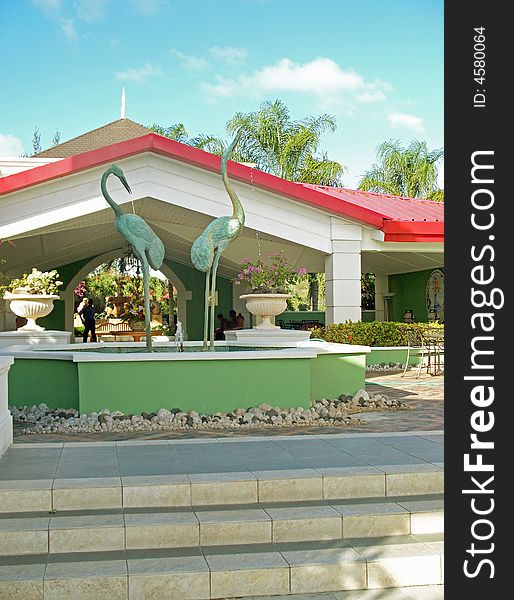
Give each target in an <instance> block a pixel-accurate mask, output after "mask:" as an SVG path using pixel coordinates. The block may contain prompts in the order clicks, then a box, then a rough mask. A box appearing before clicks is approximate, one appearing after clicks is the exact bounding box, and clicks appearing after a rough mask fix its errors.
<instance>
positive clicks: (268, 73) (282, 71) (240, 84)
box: [203, 57, 391, 107]
mask: <svg viewBox="0 0 514 600" xmlns="http://www.w3.org/2000/svg"><path fill="white" fill-rule="evenodd" d="M203 88H204V90H205V91H206V92H207V93H208V94H209V95H211V96H221V97H229V96H236V95H255V93H266V92H299V93H307V94H313V95H315V96H317V97H318V98H319V99H320V102H322V103H323V104H324V105H325V106H328V105H330V106H347V107H348V106H349V99H352V100H355V101H360V102H381V101H383V100H385V98H386V95H385V92H386V91H387V90H388V89H390V88H391V86H390V84H388V83H386V82H384V81H379V80H376V81H372V82H368V81H366V80H365V78H364V77H363V76H362V75H360V74H359V73H357V72H355V71H354V70H353V69H343V68H341V67H340V66H339V65H338V64H337V63H336V62H335V61H333V60H332V59H330V58H323V57H321V58H316V59H314V60H312V61H310V62H306V63H303V64H302V63H295V62H293V61H292V60H290V59H289V58H282V59H281V60H279V61H278V62H276V63H275V64H273V65H267V66H264V67H262V68H261V69H258V70H256V71H254V72H253V73H252V74H251V75H240V76H239V77H237V78H228V79H227V78H223V77H219V76H218V77H217V78H216V81H215V82H211V83H205V84H204V85H203Z"/></svg>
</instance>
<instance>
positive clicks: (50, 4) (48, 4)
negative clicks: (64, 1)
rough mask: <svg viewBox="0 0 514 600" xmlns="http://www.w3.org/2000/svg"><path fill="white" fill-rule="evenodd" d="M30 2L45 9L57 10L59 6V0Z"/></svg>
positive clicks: (35, 0)
mask: <svg viewBox="0 0 514 600" xmlns="http://www.w3.org/2000/svg"><path fill="white" fill-rule="evenodd" d="M32 4H33V5H34V6H35V7H37V8H40V9H41V10H45V11H54V10H55V11H58V10H59V9H60V8H61V0H32Z"/></svg>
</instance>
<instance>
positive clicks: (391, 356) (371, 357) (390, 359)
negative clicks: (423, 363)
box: [366, 348, 421, 366]
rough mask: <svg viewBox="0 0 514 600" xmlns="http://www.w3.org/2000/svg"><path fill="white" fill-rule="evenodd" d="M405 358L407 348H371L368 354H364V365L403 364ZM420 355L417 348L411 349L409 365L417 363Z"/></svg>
mask: <svg viewBox="0 0 514 600" xmlns="http://www.w3.org/2000/svg"><path fill="white" fill-rule="evenodd" d="M406 360H407V348H405V349H401V350H374V349H373V348H371V352H370V354H368V355H367V356H366V366H370V365H381V364H384V363H385V364H389V363H400V364H401V365H404V364H405V361H406ZM420 360H421V357H420V356H419V353H418V351H417V350H411V354H410V357H409V365H419V362H420Z"/></svg>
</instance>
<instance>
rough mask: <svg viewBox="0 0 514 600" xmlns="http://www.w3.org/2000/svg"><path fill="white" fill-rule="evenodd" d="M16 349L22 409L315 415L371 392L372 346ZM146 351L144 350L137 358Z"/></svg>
mask: <svg viewBox="0 0 514 600" xmlns="http://www.w3.org/2000/svg"><path fill="white" fill-rule="evenodd" d="M173 347H174V344H170V343H157V344H155V352H153V353H148V352H145V349H144V344H141V343H115V344H113V343H105V342H101V343H97V344H66V345H62V346H56V345H54V346H48V347H43V346H37V348H34V347H30V346H12V347H10V348H8V349H4V350H3V354H6V355H10V356H13V358H14V364H13V365H12V367H11V370H10V373H9V401H10V403H11V404H14V405H16V406H23V405H26V404H29V405H32V404H39V403H41V402H44V403H45V404H47V405H48V406H49V407H50V408H76V409H78V410H79V411H80V412H81V413H83V412H93V411H96V412H98V411H99V410H101V409H102V408H108V409H109V410H111V411H113V410H120V411H122V412H124V413H125V414H130V413H133V414H140V413H141V412H143V411H144V412H153V411H157V410H159V409H160V408H169V409H171V408H175V407H176V408H180V409H181V410H183V411H189V410H196V411H198V412H200V413H201V412H205V413H214V412H229V411H231V410H234V409H236V408H238V407H241V408H247V407H251V406H258V405H259V404H262V403H267V404H271V405H272V406H279V407H283V408H288V407H299V406H302V407H303V408H308V407H309V406H310V401H311V399H313V400H319V399H322V398H336V397H337V396H339V395H340V394H352V395H353V394H354V393H355V392H357V390H359V389H361V388H363V387H364V377H365V369H366V366H365V363H366V355H367V353H368V352H369V348H368V347H367V346H353V345H346V344H330V343H326V342H317V341H307V342H300V343H298V344H296V345H294V346H290V347H278V348H269V347H268V346H255V345H252V347H249V346H246V347H244V345H242V344H241V343H238V344H237V345H234V344H233V343H232V344H231V343H230V342H216V351H215V352H201V351H199V350H200V347H201V342H184V349H185V351H184V352H176V351H175V352H173V351H171V348H173ZM137 350H139V351H137Z"/></svg>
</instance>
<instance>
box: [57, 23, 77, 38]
mask: <svg viewBox="0 0 514 600" xmlns="http://www.w3.org/2000/svg"><path fill="white" fill-rule="evenodd" d="M61 29H62V30H63V32H64V35H65V36H66V37H67V38H68V39H69V40H72V41H73V40H76V39H77V29H76V27H75V21H74V20H73V19H65V20H64V21H63V23H62V25H61Z"/></svg>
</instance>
